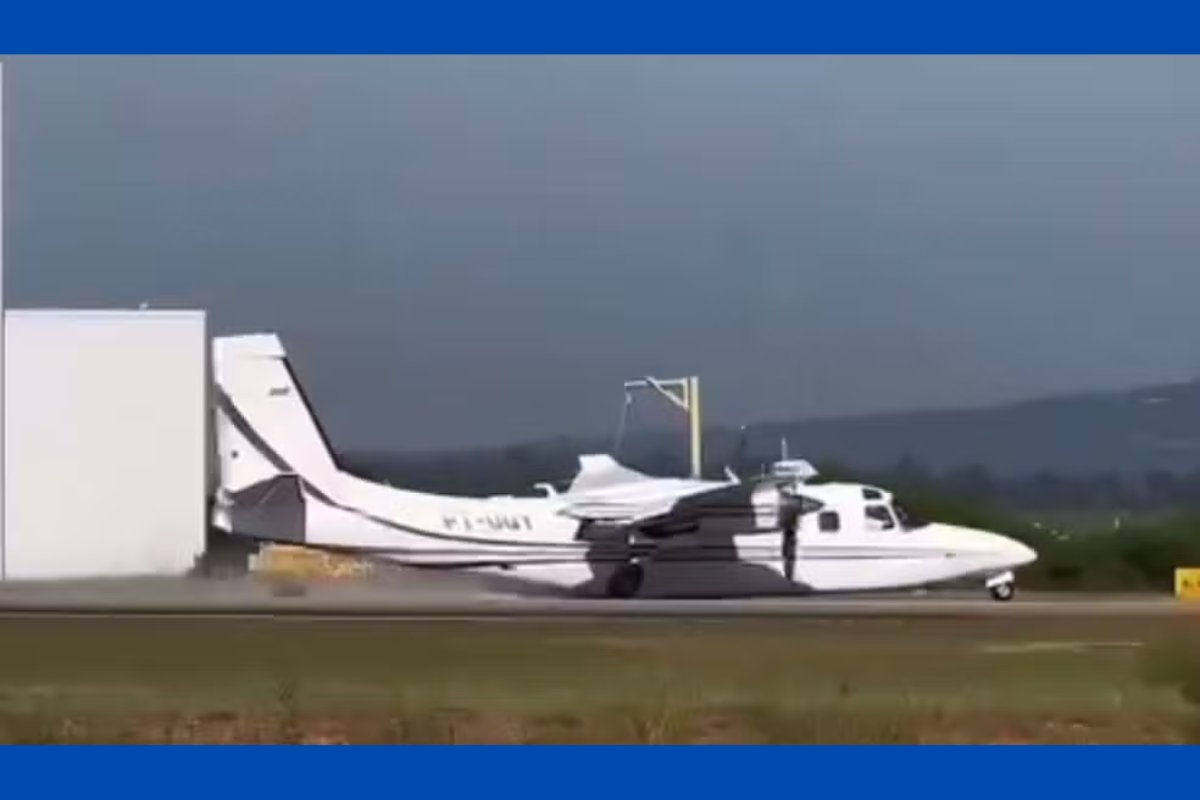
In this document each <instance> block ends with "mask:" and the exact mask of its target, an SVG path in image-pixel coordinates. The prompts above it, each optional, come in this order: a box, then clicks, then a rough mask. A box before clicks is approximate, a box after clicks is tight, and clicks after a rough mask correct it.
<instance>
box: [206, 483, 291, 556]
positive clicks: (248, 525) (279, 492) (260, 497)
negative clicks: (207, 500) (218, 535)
mask: <svg viewBox="0 0 1200 800" xmlns="http://www.w3.org/2000/svg"><path fill="white" fill-rule="evenodd" d="M226 497H227V500H226V502H225V503H224V506H225V507H224V509H222V511H223V513H224V516H225V518H226V520H227V523H226V524H227V527H228V528H229V531H230V532H231V533H235V534H240V535H243V536H252V537H254V538H257V539H268V540H270V541H275V542H296V543H302V542H304V541H305V539H306V538H307V537H306V536H305V508H304V504H305V496H304V484H303V482H302V481H301V480H300V477H299V476H298V475H295V474H284V475H276V476H274V477H273V478H268V479H267V480H264V481H259V482H258V483H255V484H251V485H250V486H247V487H246V488H245V489H241V490H239V491H237V492H231V493H229V494H227V495H226ZM223 527H224V526H223Z"/></svg>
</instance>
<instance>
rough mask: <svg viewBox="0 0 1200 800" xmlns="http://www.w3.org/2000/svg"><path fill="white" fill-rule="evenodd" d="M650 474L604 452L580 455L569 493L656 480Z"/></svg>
mask: <svg viewBox="0 0 1200 800" xmlns="http://www.w3.org/2000/svg"><path fill="white" fill-rule="evenodd" d="M654 480H655V478H652V477H651V476H649V475H644V474H642V473H641V472H638V471H637V470H632V469H630V468H629V467H626V466H625V465H623V464H620V463H619V462H617V460H616V459H615V458H613V457H612V456H610V455H606V454H604V453H594V454H589V455H582V456H580V457H579V472H578V473H576V474H575V478H574V480H572V481H571V485H570V487H568V489H567V492H568V493H581V492H589V491H594V490H596V489H605V488H609V487H612V486H624V485H628V484H635V483H645V482H646V481H654Z"/></svg>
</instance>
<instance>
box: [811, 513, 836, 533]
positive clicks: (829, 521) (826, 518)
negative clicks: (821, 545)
mask: <svg viewBox="0 0 1200 800" xmlns="http://www.w3.org/2000/svg"><path fill="white" fill-rule="evenodd" d="M817 525H818V526H819V527H820V529H821V532H822V533H837V532H838V529H839V528H841V527H842V520H841V517H839V516H838V513H837V512H836V511H822V512H821V515H820V516H819V517H817Z"/></svg>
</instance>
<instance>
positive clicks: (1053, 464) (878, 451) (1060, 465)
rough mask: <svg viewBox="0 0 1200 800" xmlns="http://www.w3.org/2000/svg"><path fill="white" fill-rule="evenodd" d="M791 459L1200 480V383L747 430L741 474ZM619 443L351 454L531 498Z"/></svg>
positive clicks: (631, 442) (667, 457)
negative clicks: (780, 457)
mask: <svg viewBox="0 0 1200 800" xmlns="http://www.w3.org/2000/svg"><path fill="white" fill-rule="evenodd" d="M739 436H740V435H739V433H738V432H737V431H736V430H732V429H729V428H721V427H709V428H707V429H706V432H705V451H706V452H705V455H706V458H705V461H706V471H707V472H709V473H710V474H713V475H716V474H719V472H720V470H721V468H722V467H723V466H724V465H725V464H728V463H732V462H734V461H735V455H736V454H737V451H738V449H739ZM783 437H786V438H787V440H788V443H789V448H790V453H791V455H793V456H803V457H805V458H808V459H810V460H812V461H818V462H830V461H832V462H837V463H841V464H845V465H848V466H852V467H854V468H857V469H867V470H881V469H882V470H886V469H894V468H896V467H897V465H902V464H906V463H907V464H916V465H919V467H920V468H922V469H926V470H930V471H934V472H946V471H952V470H961V469H964V468H968V467H972V466H977V467H982V468H984V469H986V470H987V471H988V472H989V473H991V474H992V475H994V476H997V477H1015V476H1023V475H1031V474H1038V473H1056V474H1058V475H1061V476H1085V475H1115V476H1122V477H1131V476H1144V475H1146V474H1147V473H1152V472H1155V471H1169V472H1175V473H1190V472H1195V471H1197V470H1198V469H1200V380H1197V381H1192V382H1188V383H1180V384H1171V385H1163V386H1153V387H1145V388H1140V389H1134V390H1128V391H1112V392H1090V393H1081V394H1076V395H1070V396H1060V397H1052V398H1047V399H1041V400H1033V401H1027V402H1018V403H1008V404H1002V405H996V406H990V407H981V408H969V409H942V410H927V411H916V412H904V413H893V414H875V415H865V416H855V417H843V418H829V419H810V420H797V421H782V422H768V423H763V424H758V425H753V426H751V427H750V428H749V430H748V432H747V434H746V436H745V438H744V440H743V443H742V445H741V455H740V458H737V459H736V460H737V463H736V465H735V466H736V467H737V468H739V470H741V471H745V470H754V469H756V468H757V466H759V465H761V464H763V463H765V462H767V461H769V460H771V459H773V458H775V457H776V456H777V454H778V452H779V444H780V439H781V438H783ZM611 445H612V442H611V439H605V438H600V437H590V438H588V437H579V438H572V437H562V438H558V439H553V440H548V441H542V442H530V443H524V444H514V445H512V446H510V447H503V448H489V449H480V450H469V451H455V452H443V453H416V454H400V453H374V454H371V453H357V454H347V457H346V460H347V463H348V464H349V465H350V466H352V467H354V468H357V469H360V471H366V472H370V473H372V474H375V475H380V476H386V477H387V478H388V479H391V480H394V481H396V482H401V481H403V482H406V483H409V484H410V485H413V486H414V487H424V488H428V489H431V490H441V491H460V490H461V491H469V490H471V489H472V488H473V487H478V486H479V485H481V484H480V476H487V478H486V480H484V481H483V483H485V484H486V486H487V487H488V490H489V491H500V492H513V493H518V492H521V493H523V492H526V491H528V488H529V486H530V485H531V483H532V482H533V481H535V480H545V479H546V478H547V477H557V478H560V479H566V478H569V477H570V475H571V474H572V473H573V472H574V470H575V457H576V456H577V454H579V453H581V452H596V451H608V450H610V449H611ZM685 447H686V444H685V441H684V437H683V436H682V434H680V435H678V436H666V435H663V434H659V435H652V436H639V437H634V438H630V439H628V440H627V441H626V442H625V443H624V447H623V448H622V451H621V452H620V453H619V455H620V456H621V457H622V459H623V460H626V461H628V462H630V463H631V464H634V465H637V466H641V467H643V468H645V469H648V470H652V471H654V472H655V473H657V474H670V473H675V474H679V473H682V472H684V471H685V470H686V465H687V456H686V451H685Z"/></svg>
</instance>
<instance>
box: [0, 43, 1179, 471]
mask: <svg viewBox="0 0 1200 800" xmlns="http://www.w3.org/2000/svg"><path fill="white" fill-rule="evenodd" d="M4 74H5V84H6V85H5V96H4V101H5V108H4V112H5V120H4V122H5V126H4V127H5V130H4V133H5V142H4V146H5V157H6V159H7V160H6V169H5V179H6V183H7V185H6V187H5V191H6V195H5V204H6V205H5V208H6V213H7V220H6V222H7V242H6V261H5V267H6V270H5V272H6V274H5V281H6V288H7V295H8V303H9V304H10V305H12V306H47V305H53V306H89V305H91V306H110V305H118V306H135V305H137V304H138V303H139V302H141V301H149V302H150V303H151V304H152V305H153V304H158V305H168V306H203V307H205V308H207V309H208V310H209V312H210V315H211V317H210V319H211V324H212V327H213V329H214V331H215V332H231V331H238V332H241V331H251V330H264V329H273V330H276V331H278V332H280V333H281V334H282V335H283V336H284V338H285V342H286V343H287V344H288V346H289V348H290V349H291V351H292V352H293V354H294V360H295V361H296V362H297V368H298V369H299V370H300V371H301V374H302V376H303V377H304V378H305V379H306V380H307V381H308V383H309V384H310V391H311V394H312V395H313V399H314V401H315V402H316V404H317V405H318V406H319V407H320V410H321V412H322V415H323V417H325V419H326V422H327V424H328V427H329V428H330V431H331V433H332V435H333V437H334V439H335V440H336V441H337V443H338V444H339V445H341V446H343V447H348V448H361V447H372V446H382V447H408V448H413V449H425V448H438V447H458V446H466V445H471V444H475V443H496V442H508V441H513V440H520V439H525V438H529V437H540V436H545V435H555V434H558V433H569V432H608V431H611V430H612V429H613V427H614V426H615V423H616V419H617V412H618V409H619V402H620V383H621V381H622V380H624V379H625V378H628V377H632V376H635V375H639V374H643V373H647V372H649V373H654V374H661V375H664V376H671V375H678V374H687V373H692V372H695V373H698V374H699V375H700V376H701V380H702V386H703V390H704V393H705V399H706V404H705V414H706V417H707V418H708V420H709V421H714V422H728V423H734V424H736V423H741V422H744V421H753V420H768V419H777V418H792V417H803V416H812V415H829V414H844V413H857V412H862V411H871V410H882V409H889V410H890V409H906V408H914V407H924V406H947V405H958V404H976V403H985V402H991V401H996V400H1003V399H1009V398H1018V397H1029V396H1037V395H1042V394H1047V393H1056V392H1060V391H1069V390H1075V389H1085V388H1106V387H1123V386H1129V385H1133V384H1138V383H1142V382H1157V381H1170V380H1176V379H1180V378H1191V377H1194V376H1196V375H1200V303H1198V299H1200V60H1197V59H1193V58H1131V57H1113V58H1031V57H1015V58H984V57H963V58H944V57H943V58H864V57H842V58H812V57H796V58H732V57H713V58H682V57H670V58H625V57H622V58H574V57H547V58H513V57H498V58H452V57H441V58H408V57H396V58H328V57H326V58H319V57H308V58H231V57H197V58H181V57H158V58H97V57H90V58H66V57H40V58H25V57H13V58H8V59H6V63H5V71H4Z"/></svg>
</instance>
